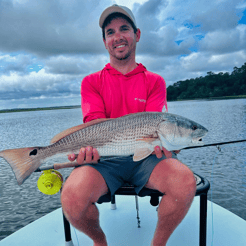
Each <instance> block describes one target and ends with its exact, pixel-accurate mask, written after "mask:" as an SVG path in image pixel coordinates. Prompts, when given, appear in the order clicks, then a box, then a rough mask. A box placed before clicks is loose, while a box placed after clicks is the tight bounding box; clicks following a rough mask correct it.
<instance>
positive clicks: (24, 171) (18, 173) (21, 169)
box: [0, 147, 41, 185]
mask: <svg viewBox="0 0 246 246" xmlns="http://www.w3.org/2000/svg"><path fill="white" fill-rule="evenodd" d="M38 149H40V147H31V148H21V149H7V150H3V151H1V152H0V157H2V158H4V159H5V160H6V161H7V162H8V163H9V164H10V166H11V168H12V169H13V172H14V174H15V177H16V180H17V183H18V185H21V184H23V182H24V181H25V180H26V179H27V178H28V177H29V176H30V175H31V173H32V172H34V171H35V170H37V168H38V167H39V166H40V165H41V161H40V160H39V159H38V158H35V156H36V154H37V150H38Z"/></svg>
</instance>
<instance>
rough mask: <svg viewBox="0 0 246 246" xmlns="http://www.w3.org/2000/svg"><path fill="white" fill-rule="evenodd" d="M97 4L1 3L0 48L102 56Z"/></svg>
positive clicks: (61, 2)
mask: <svg viewBox="0 0 246 246" xmlns="http://www.w3.org/2000/svg"><path fill="white" fill-rule="evenodd" d="M102 8H103V6H102V4H101V3H100V1H96V0H93V1H73V2H72V4H71V2H68V1H62V0H60V1H41V0H38V1H31V2H28V4H25V3H19V2H17V1H1V2H0V9H2V11H1V13H0V33H1V38H0V48H1V50H2V51H5V52H13V51H20V50H22V51H26V52H31V53H33V54H38V55H40V56H47V55H52V54H84V53H94V54H95V53H102V52H104V47H103V44H102V41H101V40H102V38H101V32H100V29H99V28H98V18H99V14H100V12H101V9H102Z"/></svg>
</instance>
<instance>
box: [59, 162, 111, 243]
mask: <svg viewBox="0 0 246 246" xmlns="http://www.w3.org/2000/svg"><path fill="white" fill-rule="evenodd" d="M107 192H108V187H107V184H106V182H105V180H104V178H103V177H102V175H101V174H100V173H99V172H98V171H97V170H96V169H94V168H93V167H90V166H82V167H79V168H76V169H74V170H73V172H72V173H71V174H70V176H69V178H68V179H67V181H66V183H65V185H64V187H63V189H62V194H61V203H62V208H63V211H64V214H65V216H66V218H67V219H68V220H69V222H70V223H71V224H72V225H73V226H74V227H76V228H77V229H79V230H80V231H82V232H84V233H85V234H86V235H88V236H89V237H90V238H91V239H92V240H93V242H94V246H106V245H107V242H106V236H105V234H104V232H103V231H102V229H101V227H100V225H99V212H98V209H97V207H96V205H95V202H96V201H97V200H98V199H99V197H100V196H102V195H104V194H106V193H107Z"/></svg>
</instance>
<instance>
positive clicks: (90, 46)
mask: <svg viewBox="0 0 246 246" xmlns="http://www.w3.org/2000/svg"><path fill="white" fill-rule="evenodd" d="M115 3H117V4H120V5H125V6H127V7H129V8H130V9H131V10H132V11H133V13H134V15H135V18H136V21H137V26H138V27H139V28H140V30H141V38H140V41H139V43H138V44H137V56H136V62H138V63H142V64H143V65H144V66H145V67H146V68H147V69H148V70H149V71H152V72H155V73H157V74H160V75H161V76H163V78H164V79H165V81H166V84H167V86H169V85H172V84H173V83H175V82H177V81H181V80H185V79H190V78H196V77H200V76H205V75H206V74H207V72H209V71H212V72H214V73H219V72H232V71H233V68H234V67H235V66H236V67H241V66H242V65H243V64H244V63H245V62H246V0H244V1H241V0H186V1H184V0H137V1H132V0H131V1H127V0H124V1H123V0H115V1H112V0H103V1H98V0H69V1H67V0H0V110H1V109H12V108H36V107H53V106H70V105H80V100H81V98H80V84H81V81H82V79H83V78H84V77H85V76H86V75H88V74H90V73H93V72H96V71H99V70H101V69H103V67H104V66H105V64H107V63H108V62H109V56H108V53H107V50H106V49H105V47H104V44H103V41H102V34H101V29H100V27H99V24H98V22H99V17H100V15H101V13H102V11H103V10H104V9H105V8H107V7H108V6H110V5H112V4H115Z"/></svg>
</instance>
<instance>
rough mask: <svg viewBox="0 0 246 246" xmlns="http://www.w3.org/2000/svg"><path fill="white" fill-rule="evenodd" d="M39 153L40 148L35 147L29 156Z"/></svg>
mask: <svg viewBox="0 0 246 246" xmlns="http://www.w3.org/2000/svg"><path fill="white" fill-rule="evenodd" d="M37 153H38V150H37V149H34V150H32V151H31V152H30V153H29V156H31V155H36V154H37Z"/></svg>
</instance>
